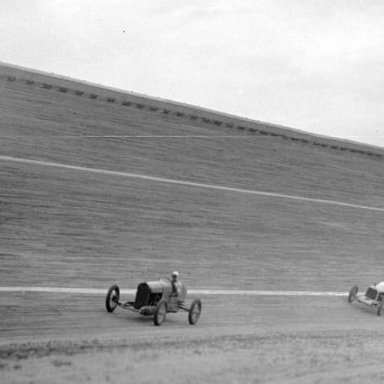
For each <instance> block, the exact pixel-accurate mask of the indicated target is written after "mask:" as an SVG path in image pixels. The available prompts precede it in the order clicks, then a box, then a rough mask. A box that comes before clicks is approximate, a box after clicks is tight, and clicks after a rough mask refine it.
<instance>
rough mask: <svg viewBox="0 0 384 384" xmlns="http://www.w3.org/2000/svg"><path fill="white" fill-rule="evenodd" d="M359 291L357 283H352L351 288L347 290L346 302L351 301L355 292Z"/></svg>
mask: <svg viewBox="0 0 384 384" xmlns="http://www.w3.org/2000/svg"><path fill="white" fill-rule="evenodd" d="M358 291H359V287H358V286H357V285H354V286H353V287H352V288H351V290H350V291H349V295H348V303H353V302H354V300H355V299H356V295H357V292H358Z"/></svg>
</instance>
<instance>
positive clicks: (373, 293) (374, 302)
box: [348, 282, 384, 316]
mask: <svg viewBox="0 0 384 384" xmlns="http://www.w3.org/2000/svg"><path fill="white" fill-rule="evenodd" d="M358 291H359V288H358V286H357V285H354V286H353V287H352V288H351V290H350V291H349V295H348V302H349V303H352V302H354V301H355V300H356V301H358V302H359V303H363V304H366V305H368V306H369V307H370V308H372V309H374V310H375V311H376V313H377V315H378V316H380V315H381V313H382V310H383V306H384V282H381V283H374V284H372V285H370V286H369V287H368V289H367V290H366V291H365V293H359V292H358Z"/></svg>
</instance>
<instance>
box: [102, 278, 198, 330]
mask: <svg viewBox="0 0 384 384" xmlns="http://www.w3.org/2000/svg"><path fill="white" fill-rule="evenodd" d="M175 288H177V289H175ZM186 297H187V288H186V287H185V285H184V284H182V283H181V282H178V283H177V287H175V286H173V285H172V282H171V281H170V280H169V279H159V280H155V281H147V282H143V283H140V284H139V285H138V286H137V290H136V297H135V301H125V302H122V301H120V288H119V287H118V285H116V284H114V285H112V286H111V287H110V288H109V289H108V292H107V296H106V299H105V307H106V309H107V311H108V312H113V311H114V310H115V309H116V308H117V307H120V308H123V309H128V310H130V311H133V312H137V313H140V314H141V315H143V316H153V322H154V323H155V325H161V324H162V323H163V322H164V320H165V317H166V315H167V313H170V312H172V313H176V312H179V311H185V312H188V321H189V324H191V325H195V324H196V323H197V322H198V320H199V318H200V314H201V300H200V299H195V300H193V301H192V303H191V304H190V305H189V306H187V305H186V302H185V300H186Z"/></svg>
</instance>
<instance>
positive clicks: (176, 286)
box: [171, 271, 181, 297]
mask: <svg viewBox="0 0 384 384" xmlns="http://www.w3.org/2000/svg"><path fill="white" fill-rule="evenodd" d="M178 277H179V272H177V271H174V272H172V275H171V283H172V296H176V297H177V296H179V293H180V290H181V283H180V282H179V281H178Z"/></svg>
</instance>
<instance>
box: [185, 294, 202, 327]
mask: <svg viewBox="0 0 384 384" xmlns="http://www.w3.org/2000/svg"><path fill="white" fill-rule="evenodd" d="M200 314H201V301H200V300H199V299H196V300H193V302H192V304H191V306H190V307H189V313H188V321H189V324H191V325H195V324H196V323H197V322H198V321H199V319H200Z"/></svg>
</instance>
